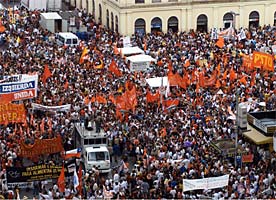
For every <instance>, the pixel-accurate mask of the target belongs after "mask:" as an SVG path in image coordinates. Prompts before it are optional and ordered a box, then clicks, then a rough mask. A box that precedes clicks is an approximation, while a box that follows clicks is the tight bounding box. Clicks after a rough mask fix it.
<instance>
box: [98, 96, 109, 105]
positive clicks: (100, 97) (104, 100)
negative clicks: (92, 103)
mask: <svg viewBox="0 0 276 200" xmlns="http://www.w3.org/2000/svg"><path fill="white" fill-rule="evenodd" d="M96 101H97V102H98V103H102V104H106V103H107V100H106V99H105V98H104V97H103V96H96Z"/></svg>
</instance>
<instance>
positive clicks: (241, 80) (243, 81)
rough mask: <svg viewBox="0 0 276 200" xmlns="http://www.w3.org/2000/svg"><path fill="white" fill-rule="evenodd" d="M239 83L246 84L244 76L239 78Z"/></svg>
mask: <svg viewBox="0 0 276 200" xmlns="http://www.w3.org/2000/svg"><path fill="white" fill-rule="evenodd" d="M239 82H240V83H242V84H243V85H246V84H247V80H246V76H245V75H244V76H242V77H241V78H240V80H239Z"/></svg>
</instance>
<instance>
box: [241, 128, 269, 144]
mask: <svg viewBox="0 0 276 200" xmlns="http://www.w3.org/2000/svg"><path fill="white" fill-rule="evenodd" d="M247 130H249V131H246V132H244V133H243V135H244V136H245V137H247V138H248V139H250V140H251V141H253V142H254V143H255V144H257V145H260V144H270V143H273V138H272V137H267V136H265V135H263V134H262V133H260V132H259V131H257V130H256V129H255V128H253V127H252V126H250V125H247Z"/></svg>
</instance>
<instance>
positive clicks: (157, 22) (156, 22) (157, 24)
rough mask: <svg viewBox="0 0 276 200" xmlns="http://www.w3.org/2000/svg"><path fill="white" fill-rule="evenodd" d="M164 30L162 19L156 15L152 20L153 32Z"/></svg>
mask: <svg viewBox="0 0 276 200" xmlns="http://www.w3.org/2000/svg"><path fill="white" fill-rule="evenodd" d="M159 31H162V20H161V19H160V18H159V17H155V18H153V19H152V20H151V32H159Z"/></svg>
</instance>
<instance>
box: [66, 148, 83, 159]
mask: <svg viewBox="0 0 276 200" xmlns="http://www.w3.org/2000/svg"><path fill="white" fill-rule="evenodd" d="M81 150H82V149H81V148H77V149H73V150H69V151H66V152H65V158H64V159H65V160H67V159H69V158H80V157H81Z"/></svg>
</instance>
